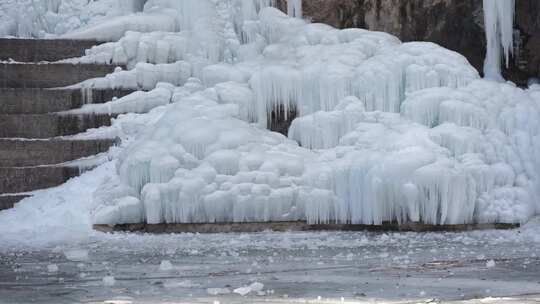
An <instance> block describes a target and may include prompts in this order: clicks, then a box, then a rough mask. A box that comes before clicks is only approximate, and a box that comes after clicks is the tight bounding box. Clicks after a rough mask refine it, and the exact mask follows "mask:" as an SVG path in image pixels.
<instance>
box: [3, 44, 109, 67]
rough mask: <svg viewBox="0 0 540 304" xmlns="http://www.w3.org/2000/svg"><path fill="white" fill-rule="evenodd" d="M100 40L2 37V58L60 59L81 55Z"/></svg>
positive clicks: (28, 60) (18, 59)
mask: <svg viewBox="0 0 540 304" xmlns="http://www.w3.org/2000/svg"><path fill="white" fill-rule="evenodd" d="M97 44H99V42H97V41H94V40H69V39H0V60H2V61H5V60H10V59H12V60H15V61H19V62H40V61H58V60H62V59H68V58H74V57H81V56H84V55H85V50H87V49H90V48H92V47H93V46H94V45H97Z"/></svg>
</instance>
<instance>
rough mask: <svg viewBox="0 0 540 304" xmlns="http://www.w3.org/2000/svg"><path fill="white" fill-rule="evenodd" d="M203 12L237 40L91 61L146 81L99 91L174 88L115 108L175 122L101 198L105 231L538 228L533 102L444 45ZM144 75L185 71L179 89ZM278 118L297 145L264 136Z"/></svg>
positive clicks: (166, 45)
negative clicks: (290, 226)
mask: <svg viewBox="0 0 540 304" xmlns="http://www.w3.org/2000/svg"><path fill="white" fill-rule="evenodd" d="M182 3H183V5H180V6H178V5H171V8H172V9H174V10H176V11H177V12H178V15H179V16H184V15H186V12H189V10H190V9H193V7H195V6H193V7H190V5H191V4H190V3H191V2H190V1H185V2H182ZM197 3H198V4H197V5H202V6H204V9H200V10H197V12H196V14H202V15H207V16H214V17H215V16H219V18H218V20H220V21H219V22H218V23H220V24H225V26H220V27H218V28H212V26H211V25H209V24H208V23H205V22H204V21H201V22H202V25H200V28H203V29H204V30H205V31H207V32H204V33H203V32H201V31H193V28H195V27H196V26H195V25H193V24H192V23H191V22H192V21H190V20H184V22H185V24H184V25H183V26H182V27H180V28H179V29H178V31H177V32H174V33H168V32H154V33H136V32H127V33H126V35H125V36H124V37H123V38H122V39H120V40H119V41H118V42H112V43H109V44H106V45H102V46H98V47H96V48H94V49H92V50H90V51H89V52H88V54H87V56H86V57H84V58H82V59H80V60H82V61H86V62H93V61H102V62H118V63H125V64H127V65H128V66H129V67H132V68H134V69H132V70H130V71H119V72H118V73H113V74H111V75H109V76H108V77H107V78H105V79H103V80H99V79H98V80H93V83H94V84H98V83H99V82H100V81H105V84H104V85H107V81H109V82H108V83H109V84H114V83H122V82H123V81H126V79H131V80H129V81H127V83H131V84H132V85H134V86H138V87H146V88H152V87H153V86H155V85H156V84H157V83H158V82H160V81H165V82H170V83H171V84H174V85H175V86H177V87H174V86H171V85H164V84H161V85H158V88H157V89H156V90H158V91H159V92H162V93H159V94H158V92H154V91H155V90H154V91H150V92H149V93H145V94H150V95H149V96H148V98H139V99H136V98H135V99H133V101H129V100H130V99H132V98H133V97H130V96H127V97H124V98H123V100H122V99H120V100H117V101H113V102H112V104H110V105H108V107H109V108H111V107H113V104H114V103H115V102H116V105H117V106H116V107H117V109H118V110H120V109H122V107H127V108H125V109H131V110H133V109H136V108H138V107H142V108H141V109H142V110H144V111H148V110H149V109H151V108H153V107H156V106H164V107H166V110H165V111H163V114H162V115H161V116H160V118H159V119H158V120H157V121H156V122H155V123H154V124H153V127H151V128H148V129H147V130H145V131H144V132H143V134H142V135H140V136H138V137H137V138H136V139H135V140H134V141H132V143H131V144H130V145H129V146H128V147H127V148H126V149H125V150H124V151H123V152H122V154H121V155H120V157H119V159H118V161H117V170H118V175H119V186H118V187H113V188H110V187H104V188H102V189H100V190H98V191H97V192H96V193H99V195H98V196H99V200H100V201H101V202H102V203H101V204H100V207H98V208H97V209H96V211H95V214H94V215H95V221H96V223H105V224H110V223H133V222H148V223H179V222H181V223H185V222H246V221H296V220H306V221H308V222H310V223H335V222H337V223H356V224H381V223H383V222H385V221H398V222H408V221H414V222H423V223H429V224H461V223H471V222H520V221H526V220H527V219H528V218H529V217H530V216H532V215H533V214H534V213H535V212H537V208H538V206H537V205H536V203H535V202H537V201H538V196H539V190H538V189H540V185H539V181H540V179H539V176H538V174H539V173H540V159H539V158H538V156H539V155H540V144H538V142H539V141H538V140H537V139H538V136H539V134H540V133H539V132H540V124H539V122H538V119H536V117H538V115H540V108H539V106H538V100H539V97H540V96H539V94H538V93H537V92H538V91H537V90H535V89H534V88H531V89H529V90H526V91H524V90H522V89H520V88H517V87H515V86H514V85H512V84H508V83H504V84H501V83H495V82H490V81H486V80H481V79H480V77H479V75H478V73H477V72H476V71H475V70H474V68H472V67H471V66H470V64H469V63H468V62H467V60H466V59H465V58H464V57H463V56H461V55H459V54H457V53H454V52H451V51H449V50H446V49H444V48H441V47H439V46H437V45H435V44H432V43H422V42H412V43H401V42H400V41H399V40H398V39H396V38H395V37H393V36H391V35H388V34H385V33H378V32H370V31H366V30H362V29H346V30H337V29H335V28H332V27H329V26H326V25H322V24H309V23H306V22H305V21H303V20H300V19H298V18H290V17H288V16H287V15H286V14H283V13H281V12H279V11H278V10H276V9H274V8H271V7H268V6H269V4H271V3H270V2H268V1H266V2H265V1H256V0H254V1H241V2H238V1H235V0H229V1H218V2H211V1H208V2H206V1H203V2H197ZM291 3H292V2H291ZM193 5H195V4H193ZM205 10H207V11H205ZM246 11H248V12H249V13H246ZM188 15H189V14H188ZM227 28H228V29H229V30H225V31H224V30H223V29H227ZM209 37H211V38H209ZM207 39H208V40H207ZM204 41H208V43H205V42H204ZM203 46H208V47H203ZM141 62H143V64H144V69H145V71H151V70H154V71H161V70H162V69H163V68H164V67H165V66H168V65H173V66H174V65H178V66H184V67H185V68H184V69H179V70H178V71H179V72H178V73H176V74H175V75H181V77H179V78H177V79H173V80H170V79H169V80H167V79H166V78H164V77H161V76H157V77H156V76H152V75H161V74H162V73H160V72H158V73H157V74H153V73H149V72H140V71H141ZM160 67H161V68H160ZM188 67H189V68H188ZM180 71H184V72H180ZM126 75H128V76H126ZM129 75H131V76H129ZM137 75H140V76H137ZM111 79H114V81H111ZM144 83H147V85H142V84H144ZM141 96H142V95H141ZM150 96H161V97H160V98H157V99H156V98H153V97H152V98H150ZM158 99H159V100H160V101H159V102H156V101H157V100H158ZM135 100H138V101H135ZM145 103H147V104H146V106H147V107H146V106H145ZM130 104H133V107H132V108H129V105H130ZM94 110H96V109H94ZM272 113H274V114H276V113H278V114H281V115H283V116H287V115H298V117H296V119H295V120H294V121H293V123H292V126H291V127H290V130H289V138H286V137H284V136H282V135H280V134H277V133H272V132H269V131H268V130H266V128H265V127H266V126H267V124H268V118H269V117H270V115H271V114H272ZM294 113H296V114H294ZM281 118H283V119H285V118H287V117H281Z"/></svg>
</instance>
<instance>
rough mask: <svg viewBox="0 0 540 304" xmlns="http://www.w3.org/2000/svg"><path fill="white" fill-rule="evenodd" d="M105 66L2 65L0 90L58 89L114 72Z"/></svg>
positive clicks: (109, 66)
mask: <svg viewBox="0 0 540 304" xmlns="http://www.w3.org/2000/svg"><path fill="white" fill-rule="evenodd" d="M114 69H115V66H112V65H105V64H71V63H2V64H0V87H1V88H58V87H65V86H69V85H72V84H76V83H79V82H81V81H84V80H87V79H90V78H96V77H102V76H105V75H107V74H110V73H112V72H113V71H114Z"/></svg>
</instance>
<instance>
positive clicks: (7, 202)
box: [0, 195, 28, 211]
mask: <svg viewBox="0 0 540 304" xmlns="http://www.w3.org/2000/svg"><path fill="white" fill-rule="evenodd" d="M27 197H28V196H26V195H10V196H0V211H2V210H6V209H11V208H13V206H15V204H16V203H18V202H20V201H22V200H23V199H25V198H27Z"/></svg>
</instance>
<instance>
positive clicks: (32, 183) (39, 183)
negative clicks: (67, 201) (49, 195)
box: [0, 166, 80, 194]
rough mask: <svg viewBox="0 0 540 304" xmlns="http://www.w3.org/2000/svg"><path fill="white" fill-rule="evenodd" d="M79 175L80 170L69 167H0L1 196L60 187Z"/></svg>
mask: <svg viewBox="0 0 540 304" xmlns="http://www.w3.org/2000/svg"><path fill="white" fill-rule="evenodd" d="M79 174H80V170H79V168H77V167H69V166H39V167H11V168H3V167H0V194H2V193H21V192H29V191H34V190H39V189H45V188H51V187H55V186H59V185H61V184H63V183H65V182H66V181H67V180H69V179H70V178H72V177H75V176H78V175H79Z"/></svg>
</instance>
